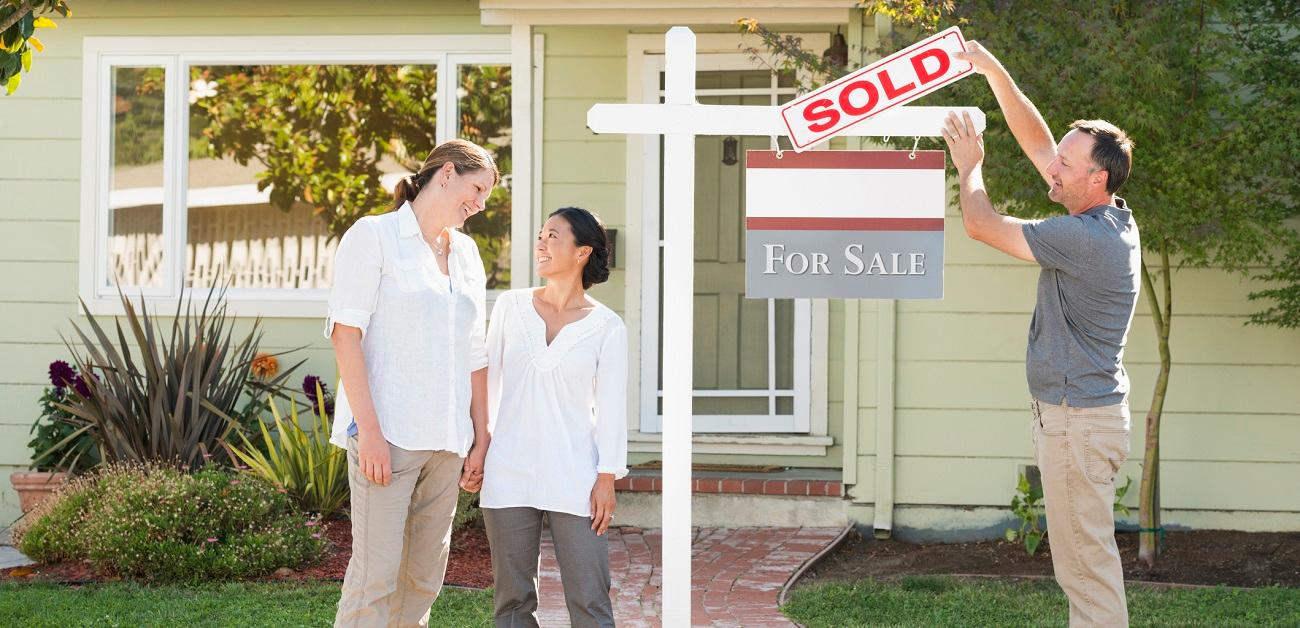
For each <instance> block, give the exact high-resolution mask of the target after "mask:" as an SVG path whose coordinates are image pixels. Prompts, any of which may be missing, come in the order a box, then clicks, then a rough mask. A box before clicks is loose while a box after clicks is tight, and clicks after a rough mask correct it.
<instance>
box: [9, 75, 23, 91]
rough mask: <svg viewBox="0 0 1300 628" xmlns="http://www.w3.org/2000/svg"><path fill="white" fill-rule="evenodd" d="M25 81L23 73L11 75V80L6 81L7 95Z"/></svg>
mask: <svg viewBox="0 0 1300 628" xmlns="http://www.w3.org/2000/svg"><path fill="white" fill-rule="evenodd" d="M22 82H23V75H21V74H15V75H13V76H11V77H9V82H8V83H5V95H6V96H9V95H11V94H13V93H14V92H15V91H16V90H17V89H18V84H19V83H22Z"/></svg>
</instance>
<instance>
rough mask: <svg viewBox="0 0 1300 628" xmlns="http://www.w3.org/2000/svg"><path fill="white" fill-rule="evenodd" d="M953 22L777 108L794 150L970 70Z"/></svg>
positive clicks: (833, 133) (959, 34) (815, 143)
mask: <svg viewBox="0 0 1300 628" xmlns="http://www.w3.org/2000/svg"><path fill="white" fill-rule="evenodd" d="M965 50H966V40H965V39H963V38H962V36H961V29H959V28H957V27H956V26H954V27H952V28H950V29H948V30H945V31H943V32H941V33H938V34H936V35H934V36H933V37H930V38H928V39H925V40H923V41H920V42H917V43H915V44H912V45H911V46H908V47H907V48H905V49H903V50H900V51H899V52H896V53H894V54H892V55H890V56H888V57H886V58H884V59H881V60H880V61H877V62H875V63H873V64H871V65H869V66H867V67H865V68H862V69H860V70H858V71H856V72H854V73H852V74H850V75H848V76H846V77H844V78H842V79H839V80H838V81H835V82H834V83H830V84H828V85H826V86H824V87H822V88H821V89H818V90H817V91H815V92H812V93H811V94H808V95H807V96H804V97H803V98H800V99H799V100H796V101H794V102H791V103H790V104H788V105H786V106H785V107H783V108H782V109H781V118H782V120H784V121H785V127H786V129H787V130H789V132H790V142H791V143H792V144H793V145H794V148H795V150H797V151H804V150H807V149H809V148H812V147H813V146H815V145H817V144H820V143H821V142H823V141H826V140H828V139H830V138H832V137H834V136H835V135H837V134H839V133H840V132H841V131H843V130H844V129H847V128H849V127H851V126H853V125H855V124H857V123H859V122H862V121H863V120H866V119H868V118H870V117H872V116H875V115H877V114H879V113H880V112H882V111H885V110H887V109H891V108H893V107H897V106H899V105H902V104H904V103H908V102H911V101H913V100H916V99H917V98H920V97H922V96H924V95H926V94H929V93H930V92H933V91H935V90H937V89H939V88H940V87H943V86H944V85H948V84H950V83H953V82H954V81H957V80H959V79H961V78H962V77H965V76H967V75H968V74H971V73H972V72H974V71H975V68H974V66H972V65H971V64H970V63H967V62H965V61H958V60H956V59H954V58H953V56H952V53H954V52H965Z"/></svg>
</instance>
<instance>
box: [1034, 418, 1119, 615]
mask: <svg viewBox="0 0 1300 628" xmlns="http://www.w3.org/2000/svg"><path fill="white" fill-rule="evenodd" d="M1032 408H1033V414H1034V420H1033V429H1032V431H1033V438H1034V458H1035V460H1036V461H1037V462H1038V468H1039V471H1040V472H1041V474H1042V479H1043V499H1044V502H1045V504H1046V506H1047V538H1048V543H1049V545H1050V547H1051V550H1052V568H1053V571H1055V573H1056V582H1057V583H1058V584H1060V586H1061V589H1063V590H1064V591H1065V595H1066V596H1067V597H1069V598H1070V625H1071V626H1127V625H1128V605H1127V603H1126V602H1125V599H1124V571H1123V568H1122V566H1121V564H1120V557H1119V548H1118V547H1117V546H1116V545H1115V514H1114V511H1113V507H1114V506H1113V505H1114V502H1115V474H1116V472H1118V471H1119V467H1120V465H1122V464H1124V461H1125V460H1127V459H1128V454H1129V411H1128V402H1127V400H1126V401H1125V402H1124V403H1120V404H1116V405H1113V406H1104V407H1100V408H1071V407H1069V406H1058V405H1054V404H1050V403H1047V402H1045V401H1040V400H1038V399H1035V400H1034V402H1033V406H1032Z"/></svg>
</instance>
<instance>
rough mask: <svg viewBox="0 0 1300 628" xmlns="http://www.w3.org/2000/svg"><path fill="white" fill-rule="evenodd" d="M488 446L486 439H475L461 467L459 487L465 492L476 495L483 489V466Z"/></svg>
mask: <svg viewBox="0 0 1300 628" xmlns="http://www.w3.org/2000/svg"><path fill="white" fill-rule="evenodd" d="M487 450H488V445H487V442H486V439H482V440H480V439H475V440H474V446H473V447H470V449H469V455H468V456H466V457H465V465H464V466H463V467H461V472H460V487H461V488H462V489H464V490H465V491H467V492H470V493H477V492H479V489H482V488H483V465H484V464H485V461H486V460H487Z"/></svg>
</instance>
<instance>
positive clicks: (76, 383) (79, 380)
mask: <svg viewBox="0 0 1300 628" xmlns="http://www.w3.org/2000/svg"><path fill="white" fill-rule="evenodd" d="M95 380H96V381H99V377H98V376H95ZM72 389H73V390H75V391H77V394H78V395H81V397H82V398H83V399H89V398H90V386H89V385H87V384H86V379H85V378H84V377H82V376H80V375H78V376H76V377H75V378H73V380H72Z"/></svg>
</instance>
